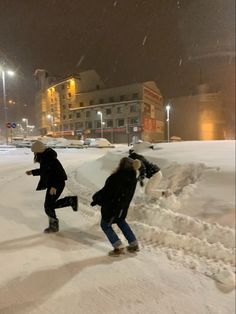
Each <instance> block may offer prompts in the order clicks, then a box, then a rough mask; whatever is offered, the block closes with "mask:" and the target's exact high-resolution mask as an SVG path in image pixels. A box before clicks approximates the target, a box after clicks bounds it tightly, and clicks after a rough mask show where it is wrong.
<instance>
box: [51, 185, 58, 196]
mask: <svg viewBox="0 0 236 314" xmlns="http://www.w3.org/2000/svg"><path fill="white" fill-rule="evenodd" d="M56 193H57V189H56V188H54V187H51V189H50V191H49V194H50V195H56Z"/></svg>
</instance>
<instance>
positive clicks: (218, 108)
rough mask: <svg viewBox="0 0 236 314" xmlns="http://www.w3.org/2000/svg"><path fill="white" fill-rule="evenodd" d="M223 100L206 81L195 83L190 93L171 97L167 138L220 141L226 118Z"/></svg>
mask: <svg viewBox="0 0 236 314" xmlns="http://www.w3.org/2000/svg"><path fill="white" fill-rule="evenodd" d="M223 102H224V98H223V95H222V94H221V93H220V92H211V91H209V89H208V86H207V85H206V84H201V85H199V86H198V90H197V93H196V94H194V95H188V96H184V97H177V98H173V99H171V101H170V103H171V109H170V120H169V123H170V138H171V137H173V136H177V137H180V138H181V139H182V140H186V141H192V140H193V141H197V140H224V139H225V138H226V119H225V111H224V107H223Z"/></svg>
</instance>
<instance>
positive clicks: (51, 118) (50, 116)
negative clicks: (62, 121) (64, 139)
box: [47, 114, 54, 133]
mask: <svg viewBox="0 0 236 314" xmlns="http://www.w3.org/2000/svg"><path fill="white" fill-rule="evenodd" d="M47 118H48V119H49V120H50V122H51V132H52V133H53V128H54V124H53V123H54V122H53V120H54V119H53V116H52V115H51V114H48V115H47Z"/></svg>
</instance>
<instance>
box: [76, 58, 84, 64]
mask: <svg viewBox="0 0 236 314" xmlns="http://www.w3.org/2000/svg"><path fill="white" fill-rule="evenodd" d="M83 60H84V56H82V57H81V58H80V59H79V61H78V62H77V65H76V66H77V67H79V66H80V65H81V63H82V62H83Z"/></svg>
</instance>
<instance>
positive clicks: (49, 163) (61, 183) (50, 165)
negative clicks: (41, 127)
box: [26, 141, 78, 233]
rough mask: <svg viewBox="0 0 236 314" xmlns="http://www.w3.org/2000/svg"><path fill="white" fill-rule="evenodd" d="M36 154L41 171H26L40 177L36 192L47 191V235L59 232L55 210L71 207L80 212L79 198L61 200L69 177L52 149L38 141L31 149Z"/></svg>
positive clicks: (69, 197)
mask: <svg viewBox="0 0 236 314" xmlns="http://www.w3.org/2000/svg"><path fill="white" fill-rule="evenodd" d="M31 151H32V152H33V153H34V162H38V163H39V164H40V168H39V169H33V170H28V171H26V174H27V175H33V176H40V180H39V183H38V185H37V188H36V190H37V191H40V190H47V191H46V196H45V202H44V209H45V212H46V214H47V216H48V218H49V227H48V228H46V229H45V230H44V232H45V233H51V232H57V231H59V220H58V218H57V216H56V213H55V209H56V208H62V207H66V206H71V207H72V209H73V210H74V211H77V210H78V202H77V201H78V200H77V196H67V197H64V198H62V199H59V200H58V198H59V196H60V195H61V193H62V191H63V190H64V187H65V181H66V180H67V175H66V172H65V170H64V168H63V167H62V164H61V163H60V161H59V160H58V159H57V153H56V152H55V150H53V149H52V148H47V147H46V146H45V145H44V144H43V143H42V142H40V141H36V142H34V143H33V145H32V147H31Z"/></svg>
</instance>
